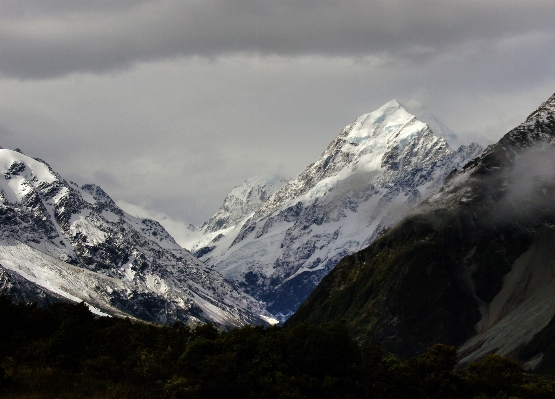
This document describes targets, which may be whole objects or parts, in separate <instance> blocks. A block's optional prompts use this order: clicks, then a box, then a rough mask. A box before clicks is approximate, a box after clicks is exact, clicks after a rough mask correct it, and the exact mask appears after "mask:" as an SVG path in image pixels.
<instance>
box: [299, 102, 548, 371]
mask: <svg viewBox="0 0 555 399" xmlns="http://www.w3.org/2000/svg"><path fill="white" fill-rule="evenodd" d="M554 264H555V95H553V96H552V97H551V98H550V99H549V100H548V101H546V102H545V103H544V104H542V105H541V106H540V107H539V108H538V110H536V111H535V112H534V113H532V114H531V115H530V116H529V117H528V118H527V120H526V121H525V122H524V123H523V124H521V125H520V126H518V127H517V128H515V129H513V130H512V131H510V132H509V133H507V134H506V135H505V136H504V137H503V138H502V139H501V140H500V141H499V142H498V143H496V144H494V145H491V146H489V147H488V148H487V149H486V150H485V151H484V152H483V154H482V155H480V156H478V157H477V158H475V159H473V160H472V161H471V162H469V163H468V164H467V165H466V166H464V168H462V169H461V170H458V171H455V172H453V173H452V175H450V176H449V177H448V178H447V181H446V183H445V185H444V186H443V187H442V189H441V190H440V191H439V192H438V193H436V194H434V195H432V196H430V197H429V198H428V199H427V200H425V201H423V202H422V203H421V204H419V205H418V206H417V207H416V208H414V209H413V210H412V211H411V212H410V214H409V215H408V216H407V217H406V218H405V219H404V220H403V221H402V222H400V223H399V224H397V225H396V226H395V227H394V228H392V229H391V230H389V231H388V232H386V233H384V234H383V235H382V236H380V237H379V238H378V239H377V240H376V241H375V242H374V243H373V244H372V245H371V246H369V247H368V248H366V249H364V250H363V251H360V252H358V253H356V254H353V255H351V256H349V257H347V258H345V259H344V260H342V261H341V263H339V264H338V265H337V267H336V268H335V269H334V270H333V271H332V272H331V273H330V274H329V275H328V276H327V277H326V278H325V279H324V280H323V281H322V282H321V284H320V285H319V286H318V288H317V289H316V290H315V291H314V293H313V294H312V295H311V296H310V298H309V299H308V300H307V301H306V302H305V303H304V304H303V305H302V306H301V308H300V309H299V310H298V311H297V313H295V315H294V316H293V317H292V318H290V319H289V321H288V322H289V323H291V324H295V323H299V322H306V321H308V322H312V323H324V322H326V321H329V320H333V319H334V318H336V317H339V316H340V317H344V318H345V319H346V320H347V322H348V324H349V326H350V328H351V330H352V331H353V333H354V334H355V335H357V336H359V337H361V338H362V337H370V338H371V339H373V340H377V341H379V342H380V343H381V344H382V345H383V346H384V347H385V348H386V349H387V350H389V351H392V352H394V353H397V354H399V355H402V356H410V355H413V354H415V353H418V352H419V351H422V350H424V349H425V348H426V347H428V346H431V345H432V344H434V343H437V342H442V343H447V344H452V345H458V346H460V361H461V362H463V363H464V362H468V361H472V360H476V359H479V358H480V357H483V356H485V355H486V354H489V353H499V354H502V355H512V356H515V357H517V356H518V357H519V358H520V359H521V360H522V361H523V363H527V364H528V366H530V367H534V366H537V365H538V363H539V364H540V366H541V364H542V363H543V362H545V361H548V362H550V364H551V367H553V365H555V351H553V349H554V348H555V336H554V335H553V334H552V331H553V329H552V330H550V331H551V333H549V330H546V331H547V332H546V333H544V332H543V331H544V330H545V329H547V328H548V323H550V320H551V325H555V317H554V315H555V269H554ZM551 328H552V327H551ZM550 345H551V346H550ZM549 347H551V348H552V349H551V350H547V349H548V348H549ZM544 355H545V356H544ZM540 362H541V363H540Z"/></svg>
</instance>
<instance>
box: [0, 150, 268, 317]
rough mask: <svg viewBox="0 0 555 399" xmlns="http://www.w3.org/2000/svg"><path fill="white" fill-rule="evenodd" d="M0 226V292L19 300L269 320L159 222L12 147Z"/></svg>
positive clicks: (104, 310) (0, 157) (2, 176)
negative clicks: (128, 210)
mask: <svg viewBox="0 0 555 399" xmlns="http://www.w3.org/2000/svg"><path fill="white" fill-rule="evenodd" d="M0 223H1V226H2V230H1V231H0V292H1V293H5V294H8V295H11V296H12V297H15V298H16V299H20V300H33V301H39V302H49V301H52V300H60V299H65V300H71V301H81V300H83V301H85V302H87V303H88V304H89V306H90V307H91V308H92V309H93V310H94V311H96V312H97V313H99V314H110V315H120V316H122V315H123V316H131V317H134V318H138V319H143V320H148V321H155V322H159V323H167V322H172V321H176V320H180V321H183V322H193V323H194V322H199V321H203V322H205V321H210V322H213V323H215V324H217V325H220V326H221V327H229V326H240V325H243V324H246V323H255V324H257V323H262V322H263V321H262V319H261V317H260V316H261V315H262V316H267V315H268V314H267V313H266V312H265V311H264V310H263V309H261V307H260V305H259V304H258V302H257V301H256V300H254V299H252V298H251V297H249V296H248V295H245V294H244V293H243V292H242V291H240V290H239V289H238V288H237V287H236V286H235V285H234V284H233V283H231V282H229V281H227V280H226V279H225V278H223V277H222V276H221V275H220V274H219V273H218V272H217V271H214V270H212V269H210V268H208V267H207V266H206V265H205V264H203V263H201V262H199V261H198V260H197V259H196V258H195V257H194V256H192V255H191V254H190V253H189V252H188V251H187V250H184V249H183V248H181V247H180V246H179V245H177V243H176V242H175V241H174V239H173V238H172V237H171V236H170V235H169V234H168V233H167V232H166V231H165V230H164V228H163V227H162V226H161V225H160V224H159V223H158V222H155V221H153V220H148V219H139V218H135V217H132V216H130V215H128V214H126V213H125V212H124V211H122V210H121V209H120V208H119V207H118V206H117V205H116V204H115V203H114V201H112V199H111V198H110V197H109V196H108V195H107V194H106V193H105V192H104V191H103V190H102V189H101V188H100V187H98V186H94V185H85V186H83V187H78V186H77V185H75V184H74V183H72V182H68V181H66V180H64V179H63V178H62V177H61V176H59V175H58V174H57V173H55V172H54V171H53V170H52V169H51V168H50V167H49V166H48V165H47V164H46V163H44V162H43V161H41V160H38V159H32V158H30V157H28V156H25V155H23V154H21V153H19V152H16V151H11V150H7V149H0Z"/></svg>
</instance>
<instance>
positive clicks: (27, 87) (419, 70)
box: [0, 0, 555, 224]
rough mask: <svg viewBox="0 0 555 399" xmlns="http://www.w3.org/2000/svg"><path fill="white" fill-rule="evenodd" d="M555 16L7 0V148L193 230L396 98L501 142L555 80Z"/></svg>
mask: <svg viewBox="0 0 555 399" xmlns="http://www.w3.org/2000/svg"><path fill="white" fill-rule="evenodd" d="M554 20H555V8H554V7H553V3H552V0H546V1H540V0H538V1H527V2H523V1H512V0H503V1H501V0H487V1H478V0H474V1H466V0H465V1H448V2H446V1H440V0H429V1H421V2H420V1H418V2H415V1H408V0H401V1H392V0H389V1H358V0H354V1H348V2H347V1H331V0H319V1H306V0H301V1H261V0H226V1H213V0H194V1H185V0H180V1H130V0H121V1H118V0H114V1H102V0H98V1H75V0H64V1H56V0H50V1H25V0H17V1H16V0H0V93H1V95H0V145H1V146H4V147H7V148H16V147H20V148H21V149H22V150H23V151H24V152H26V153H27V154H28V155H31V156H37V157H40V158H43V159H45V160H46V161H47V162H48V163H50V164H51V165H52V166H53V167H54V168H55V169H56V170H58V171H59V172H60V173H61V174H62V175H64V176H67V177H68V178H70V179H72V180H75V181H76V182H77V183H80V184H83V183H88V182H91V183H97V184H99V185H101V186H102V187H103V188H105V189H106V191H107V192H108V193H109V194H110V195H111V196H113V197H114V199H116V200H119V201H125V202H126V203H129V204H135V205H139V206H142V207H143V208H145V209H146V210H147V211H149V212H151V214H160V212H162V213H163V214H165V215H168V216H169V217H170V218H174V219H178V220H186V221H187V222H192V223H197V224H198V223H201V222H202V221H204V220H206V219H207V218H208V217H210V216H211V214H213V213H214V212H215V211H216V209H217V207H218V206H219V205H220V204H221V202H222V201H223V199H224V197H225V195H226V194H227V192H228V191H229V190H231V188H233V186H235V185H238V184H240V183H241V182H242V181H243V180H245V179H247V178H248V177H250V176H253V175H257V174H263V173H268V174H275V173H277V174H281V175H283V176H285V177H294V176H295V175H296V174H298V173H300V172H301V171H302V169H303V168H304V167H305V166H307V165H308V164H309V163H311V162H314V161H315V160H316V159H317V158H318V156H319V155H320V154H321V152H322V151H323V150H324V149H325V148H326V146H327V144H328V143H329V142H330V141H331V140H332V139H333V138H334V137H335V135H336V134H338V133H339V132H340V130H341V129H342V128H343V127H344V126H345V125H347V124H348V123H351V122H352V121H353V120H354V119H355V118H356V117H358V116H359V115H361V114H363V113H367V112H371V111H373V110H374V109H376V108H378V107H380V106H381V105H383V104H384V103H386V102H388V101H389V100H391V99H393V98H397V99H398V100H399V101H401V102H409V101H411V100H416V101H418V102H421V103H424V104H426V105H427V107H428V108H429V109H430V110H431V111H432V112H433V113H434V114H435V115H436V116H437V117H439V119H441V120H442V121H443V122H445V124H446V125H447V126H449V127H450V128H451V129H452V130H454V131H455V132H456V133H458V134H459V135H461V136H463V137H464V138H465V139H466V141H467V142H468V141H471V140H478V141H479V142H480V143H481V144H488V143H491V142H493V141H496V140H497V139H498V138H500V137H501V135H502V134H504V133H506V132H507V131H508V130H510V129H511V128H513V127H514V126H516V125H517V124H519V123H520V122H521V121H522V120H524V118H525V117H526V116H527V115H528V114H529V113H530V112H531V111H533V110H534V109H535V108H536V107H537V106H538V105H539V104H540V103H541V102H542V101H544V100H545V99H546V98H547V97H548V96H549V95H551V94H553V92H554V91H555V45H554V44H555V25H554V24H553V22H552V21H554ZM153 212H154V213H153Z"/></svg>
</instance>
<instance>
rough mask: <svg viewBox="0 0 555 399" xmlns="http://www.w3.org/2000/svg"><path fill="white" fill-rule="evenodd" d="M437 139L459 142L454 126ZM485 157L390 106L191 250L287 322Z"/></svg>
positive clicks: (365, 117) (344, 132) (393, 104)
mask: <svg viewBox="0 0 555 399" xmlns="http://www.w3.org/2000/svg"><path fill="white" fill-rule="evenodd" d="M436 125H437V126H442V125H441V124H439V123H437V124H436ZM439 133H441V134H443V135H445V136H446V137H448V138H449V140H451V141H453V140H455V139H456V137H455V135H454V134H453V133H452V132H451V131H450V130H449V129H448V128H443V130H442V131H441V132H439ZM479 152H481V147H480V146H478V145H477V144H475V143H473V144H471V145H469V146H460V147H459V148H457V149H451V148H450V147H449V145H448V144H447V141H446V140H445V139H444V138H442V137H439V136H437V135H435V134H434V132H432V130H431V129H430V127H429V126H428V125H427V124H425V123H423V122H421V121H419V120H418V119H416V117H415V116H414V115H412V114H410V113H409V112H408V111H407V110H406V109H405V108H404V107H403V106H402V105H401V104H400V103H399V102H398V101H396V100H392V101H390V102H389V103H387V104H385V105H384V106H382V107H380V108H379V109H378V110H376V111H374V112H372V113H368V114H364V115H362V116H360V117H359V118H357V119H356V120H355V121H354V122H353V123H352V124H350V125H348V126H347V127H345V128H344V129H343V130H342V131H341V132H340V134H339V135H338V136H337V137H336V138H335V139H334V140H333V141H332V142H331V143H330V144H329V145H328V147H327V148H326V149H325V151H324V152H323V153H322V155H321V157H320V158H319V159H318V160H317V161H316V162H314V163H312V164H311V165H309V166H308V167H307V168H306V169H305V170H304V171H303V172H302V173H301V174H300V175H299V176H298V177H297V178H295V179H292V180H290V181H289V182H287V183H286V184H284V185H283V186H282V187H281V188H279V189H278V190H277V191H276V192H275V193H274V194H273V195H271V196H270V197H269V198H268V199H267V200H266V201H264V202H263V203H262V204H261V205H260V206H258V208H257V209H255V210H254V212H253V213H252V215H249V216H248V217H245V218H244V219H243V220H241V221H240V222H239V223H237V224H236V225H235V226H234V227H231V228H227V229H226V230H225V231H224V230H221V231H220V232H218V233H217V232H212V235H211V236H209V237H208V238H206V239H205V240H204V241H202V239H201V240H199V241H198V243H197V244H196V246H194V248H196V250H195V251H194V252H195V254H196V255H197V256H198V257H199V258H200V259H201V260H203V261H204V262H206V263H207V264H209V265H212V266H213V267H215V268H216V269H217V270H219V271H220V272H222V273H223V274H224V275H225V276H226V277H228V278H231V279H233V280H235V281H236V282H237V283H238V284H239V286H240V287H241V288H242V289H244V290H246V291H247V292H249V293H250V294H251V295H253V296H254V297H255V298H257V299H260V300H262V301H263V302H265V303H267V309H268V310H269V311H270V313H272V314H274V315H275V316H276V317H277V318H279V319H281V320H285V319H286V318H287V317H288V316H289V315H291V314H292V312H293V311H294V310H296V308H297V307H298V306H299V305H300V303H301V302H302V301H303V300H304V299H305V298H306V296H307V295H308V294H309V293H310V292H311V290H312V289H313V288H314V287H315V286H316V284H317V283H318V282H319V281H320V280H321V278H322V277H323V276H324V275H326V274H327V272H329V270H331V268H332V267H333V266H335V264H336V263H337V262H339V260H341V258H343V257H344V256H346V255H348V254H350V253H352V252H355V251H356V250H359V249H360V248H362V247H364V246H366V245H368V244H369V243H370V242H372V241H373V240H374V238H375V237H376V235H377V234H378V233H379V232H380V231H381V230H382V229H383V228H385V227H388V226H390V225H392V224H393V223H394V222H395V221H396V220H397V219H398V218H400V216H401V215H402V214H404V213H405V212H406V211H408V209H410V208H411V207H412V206H414V205H415V204H416V203H418V202H420V201H421V200H422V199H423V198H425V197H427V196H428V195H429V194H431V193H432V192H433V191H435V190H437V189H438V188H439V187H440V186H441V184H442V183H443V179H444V178H445V177H446V176H447V174H448V173H449V172H451V170H452V169H455V168H457V167H460V166H462V165H463V164H464V163H465V162H466V161H468V160H470V159H471V158H473V156H474V155H476V154H477V153H479ZM357 215H364V216H362V217H358V216H357ZM214 237H216V240H213V241H212V242H208V241H210V240H211V239H214Z"/></svg>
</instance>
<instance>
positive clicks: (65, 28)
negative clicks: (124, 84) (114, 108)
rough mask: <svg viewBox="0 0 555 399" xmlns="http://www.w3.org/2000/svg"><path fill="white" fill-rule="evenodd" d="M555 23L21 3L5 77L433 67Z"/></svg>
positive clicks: (436, 6) (255, 5)
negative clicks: (181, 63) (283, 64)
mask: <svg viewBox="0 0 555 399" xmlns="http://www.w3.org/2000/svg"><path fill="white" fill-rule="evenodd" d="M554 14H555V13H554V12H553V3H552V1H550V0H544V1H527V2H523V1H519V0H503V1H501V0H488V1H449V2H445V1H442V0H431V1H426V2H418V1H410V0H400V1H391V0H379V1H370V2H369V1H367V0H353V1H348V2H346V1H337V0H323V1H313V0H301V1H298V0H295V1H293V0H288V1H260V0H225V1H224V0H220V1H216V0H204V1H199V0H192V1H191V0H183V1H175V0H173V1H151V2H145V1H134V0H132V1H114V2H112V1H91V2H89V1H73V0H66V1H42V0H39V1H25V0H23V1H21V0H17V1H13V0H12V1H4V2H2V4H1V9H0V15H1V17H0V54H2V57H1V58H0V71H1V72H2V73H3V74H5V75H7V76H13V77H19V78H23V79H27V78H34V79H44V78H50V77H59V76H63V75H66V74H70V73H74V72H91V73H103V72H106V71H113V70H121V69H126V68H129V67H131V66H133V65H135V64H137V63H140V62H143V61H153V60H160V59H168V58H175V57H181V56H204V57H219V56H222V55H229V54H260V55H279V56H299V55H326V56H331V57H338V56H339V57H355V58H358V57H361V58H364V57H371V59H372V62H374V63H375V64H377V65H380V64H381V65H384V66H387V65H390V64H392V63H398V62H409V63H411V62H428V61H429V60H430V59H431V58H433V57H437V56H440V55H441V54H442V53H443V52H444V51H446V50H449V49H451V48H453V47H456V46H460V45H462V44H463V43H474V45H477V46H479V45H482V44H484V43H487V42H491V41H499V40H504V39H507V38H511V37H519V36H523V35H527V34H530V32H549V33H550V34H553V33H554V29H555V28H554V27H553V17H554Z"/></svg>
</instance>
